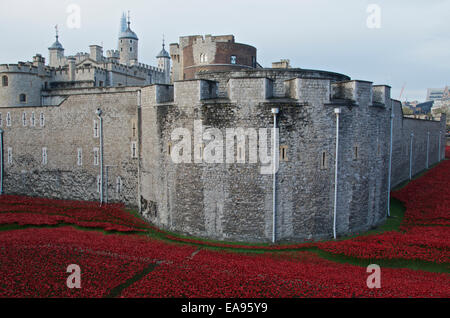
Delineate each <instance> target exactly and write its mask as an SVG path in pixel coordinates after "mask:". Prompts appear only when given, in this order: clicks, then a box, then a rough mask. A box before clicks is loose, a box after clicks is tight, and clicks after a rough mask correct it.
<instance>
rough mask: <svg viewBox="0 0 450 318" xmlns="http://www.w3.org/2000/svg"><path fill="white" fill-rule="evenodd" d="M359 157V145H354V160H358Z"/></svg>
mask: <svg viewBox="0 0 450 318" xmlns="http://www.w3.org/2000/svg"><path fill="white" fill-rule="evenodd" d="M358 159H359V147H358V146H354V147H353V160H358Z"/></svg>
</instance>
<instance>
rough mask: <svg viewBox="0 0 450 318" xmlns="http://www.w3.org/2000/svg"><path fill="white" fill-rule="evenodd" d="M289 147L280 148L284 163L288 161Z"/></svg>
mask: <svg viewBox="0 0 450 318" xmlns="http://www.w3.org/2000/svg"><path fill="white" fill-rule="evenodd" d="M287 153H288V146H281V147H280V159H281V160H282V161H288V155H287Z"/></svg>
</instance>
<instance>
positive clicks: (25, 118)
mask: <svg viewBox="0 0 450 318" xmlns="http://www.w3.org/2000/svg"><path fill="white" fill-rule="evenodd" d="M22 123H23V125H24V126H26V125H27V113H26V112H23V114H22Z"/></svg>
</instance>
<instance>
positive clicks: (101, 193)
mask: <svg viewBox="0 0 450 318" xmlns="http://www.w3.org/2000/svg"><path fill="white" fill-rule="evenodd" d="M96 114H97V116H98V118H99V120H100V206H102V205H103V118H102V114H103V112H102V110H101V109H100V108H98V109H97V112H96Z"/></svg>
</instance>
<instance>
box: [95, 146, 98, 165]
mask: <svg viewBox="0 0 450 318" xmlns="http://www.w3.org/2000/svg"><path fill="white" fill-rule="evenodd" d="M98 162H99V151H98V148H94V166H98Z"/></svg>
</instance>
